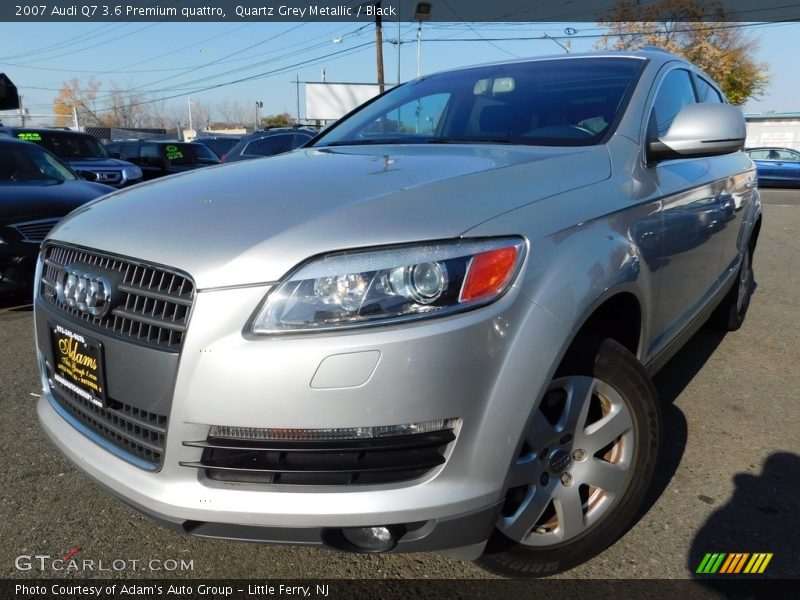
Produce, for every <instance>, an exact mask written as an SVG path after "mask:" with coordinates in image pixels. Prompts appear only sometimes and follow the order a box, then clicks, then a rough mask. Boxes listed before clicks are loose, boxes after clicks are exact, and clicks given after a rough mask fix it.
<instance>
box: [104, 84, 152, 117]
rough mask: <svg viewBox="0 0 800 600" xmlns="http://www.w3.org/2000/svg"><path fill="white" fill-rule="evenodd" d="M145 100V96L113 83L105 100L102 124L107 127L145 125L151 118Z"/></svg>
mask: <svg viewBox="0 0 800 600" xmlns="http://www.w3.org/2000/svg"><path fill="white" fill-rule="evenodd" d="M145 101H146V100H145V98H144V97H143V96H141V95H139V94H137V93H135V92H132V91H130V90H127V89H125V88H123V87H121V86H120V85H119V84H117V83H113V84H112V87H111V92H110V93H109V94H108V96H107V97H106V98H105V100H104V104H105V107H104V111H103V114H102V117H101V121H102V124H103V125H104V126H106V127H121V128H137V127H143V126H144V125H145V124H146V122H147V121H148V119H149V114H148V109H147V105H146V104H144V102H145Z"/></svg>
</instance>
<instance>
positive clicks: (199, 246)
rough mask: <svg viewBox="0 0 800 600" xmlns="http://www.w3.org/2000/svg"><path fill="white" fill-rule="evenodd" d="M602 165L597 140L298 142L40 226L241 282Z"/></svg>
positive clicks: (472, 221)
mask: <svg viewBox="0 0 800 600" xmlns="http://www.w3.org/2000/svg"><path fill="white" fill-rule="evenodd" d="M576 165H580V166H579V167H577V168H576ZM610 174H611V167H610V164H609V159H608V153H607V151H606V149H605V147H604V146H590V147H580V148H542V147H519V146H499V145H425V146H417V145H405V146H386V145H383V146H369V147H367V146H350V147H337V148H306V149H301V150H298V151H295V152H292V153H289V154H283V155H280V156H276V157H271V158H265V159H258V160H251V161H244V162H238V163H231V164H225V165H219V166H214V167H209V168H206V169H200V170H198V171H195V172H193V173H187V174H181V175H173V176H171V177H168V178H165V179H161V180H157V181H153V182H150V183H145V184H140V185H138V186H135V187H133V188H128V189H127V190H125V191H122V192H119V193H117V194H114V195H113V196H111V197H109V198H107V199H104V200H102V201H100V202H96V203H93V204H92V205H90V206H87V207H84V208H83V209H81V210H79V211H76V213H75V214H73V215H71V216H70V218H68V219H66V220H64V221H62V223H61V225H59V226H58V227H57V228H56V229H55V230H54V231H53V232H52V233H51V237H52V238H55V239H57V240H60V241H63V242H67V243H72V244H76V245H82V246H89V247H92V248H95V249H98V250H105V251H108V252H113V253H115V254H120V255H124V256H130V257H133V258H139V259H142V260H147V261H151V262H154V263H160V264H162V265H167V266H170V267H173V268H176V269H180V270H183V271H185V272H187V273H189V274H190V275H192V277H193V278H194V279H195V283H196V284H197V287H198V288H199V289H207V288H213V287H224V286H236V285H249V284H255V283H263V282H272V281H277V280H279V279H280V278H281V277H283V276H284V275H285V274H286V273H287V271H289V270H290V269H291V268H292V267H294V266H295V265H297V264H298V263H299V262H301V261H303V260H305V259H306V258H308V257H311V256H314V255H317V254H322V253H325V252H330V251H335V250H344V249H350V248H359V247H369V246H379V245H385V244H395V243H407V242H415V241H424V240H435V239H447V238H453V237H457V236H459V235H460V234H461V233H463V232H464V231H466V230H468V229H470V228H472V227H474V226H475V225H477V224H479V223H481V222H483V221H485V220H487V219H491V218H492V217H494V216H497V215H499V214H501V213H503V212H506V211H509V210H512V209H514V208H517V207H519V206H522V205H524V204H528V203H530V202H535V201H537V200H540V199H542V198H545V197H548V196H552V195H554V194H557V193H560V192H563V191H566V190H569V189H574V188H577V187H582V186H586V185H590V184H592V183H595V182H597V181H600V180H603V179H606V178H608V177H609V176H610Z"/></svg>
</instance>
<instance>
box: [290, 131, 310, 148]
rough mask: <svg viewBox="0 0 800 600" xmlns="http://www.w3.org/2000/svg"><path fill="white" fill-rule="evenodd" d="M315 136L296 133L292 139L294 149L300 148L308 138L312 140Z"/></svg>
mask: <svg viewBox="0 0 800 600" xmlns="http://www.w3.org/2000/svg"><path fill="white" fill-rule="evenodd" d="M312 137H313V136H310V135H306V134H304V133H296V134H294V137H293V139H292V150H294V149H295V148H299V147H300V146H302V145H303V144H305V143H306V142H307V141H308V140H310V139H311V138H312Z"/></svg>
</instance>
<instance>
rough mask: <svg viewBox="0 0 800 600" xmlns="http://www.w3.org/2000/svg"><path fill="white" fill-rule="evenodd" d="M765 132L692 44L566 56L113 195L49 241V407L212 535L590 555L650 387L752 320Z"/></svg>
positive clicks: (460, 553) (435, 86)
mask: <svg viewBox="0 0 800 600" xmlns="http://www.w3.org/2000/svg"><path fill="white" fill-rule="evenodd" d="M744 138H745V127H744V120H743V118H742V115H741V113H740V112H739V110H738V109H737V108H735V107H733V106H731V105H729V104H727V103H726V102H725V100H724V97H723V95H722V94H721V93H720V91H719V89H718V88H717V87H716V85H715V84H714V83H712V82H711V81H710V80H709V78H708V77H707V76H706V75H704V74H703V73H702V72H700V71H698V70H697V69H696V68H695V67H693V66H692V65H691V64H689V63H687V62H685V61H683V60H681V59H679V58H678V57H676V56H673V55H670V54H667V53H665V52H659V51H646V52H626V53H604V54H591V55H570V56H561V57H558V58H543V59H536V60H525V61H520V62H513V63H508V64H496V65H489V66H480V67H473V68H467V69H460V70H455V71H450V72H445V73H440V74H437V75H431V76H428V77H422V78H419V79H416V80H414V81H410V82H408V83H406V84H404V85H402V86H400V87H398V88H396V89H394V90H392V91H390V92H389V93H387V94H385V95H383V96H380V97H379V98H376V99H375V100H373V101H372V102H370V103H368V104H366V105H364V106H362V107H361V108H360V109H359V110H358V111H357V112H355V113H353V114H352V115H350V116H349V117H348V118H346V119H344V120H342V121H341V122H339V123H337V124H336V125H335V126H334V127H332V128H330V129H328V130H327V131H326V132H324V133H323V134H321V135H320V136H318V137H317V138H315V140H313V141H312V142H311V143H310V145H309V146H307V147H304V148H302V149H300V150H297V151H294V152H291V153H288V154H286V155H283V156H280V157H276V158H271V159H267V160H263V161H246V162H242V163H236V164H231V165H223V166H220V167H211V168H208V169H204V170H201V171H197V172H194V173H191V174H185V175H177V176H174V177H169V178H166V179H164V180H162V181H159V182H156V183H154V184H151V185H147V186H142V187H136V188H133V189H130V190H125V191H121V192H117V193H115V194H112V195H110V196H107V197H106V198H104V199H102V200H100V201H97V202H94V203H91V204H88V205H86V206H85V207H82V208H80V209H79V210H77V211H76V212H74V213H72V215H71V216H70V217H68V218H67V219H65V220H64V221H63V222H62V224H61V225H60V226H59V227H57V228H56V229H55V230H54V231H53V232H52V233H51V234H50V236H49V237H48V239H47V240H46V242H45V244H44V246H43V249H42V253H41V257H40V261H39V273H38V284H37V297H36V303H35V321H36V335H37V341H38V358H39V367H40V369H41V378H42V384H43V387H44V394H43V396H42V398H41V400H40V401H39V404H38V414H39V418H40V421H41V424H42V426H43V428H44V430H45V432H46V433H47V434H48V436H49V437H50V439H51V440H52V441H53V443H54V444H55V445H56V446H57V448H58V449H59V450H60V451H61V452H62V453H63V454H64V455H65V456H67V457H68V458H69V459H70V460H71V461H72V462H73V463H74V464H76V465H77V466H78V467H79V468H80V469H82V470H83V471H85V472H86V473H87V474H88V475H89V476H90V477H92V478H93V479H95V480H97V481H98V482H99V483H100V484H101V485H102V486H103V487H105V488H106V489H108V490H109V491H110V492H111V493H113V494H115V495H116V496H118V497H120V498H121V499H123V500H124V501H125V502H126V503H127V504H130V505H132V506H135V507H137V508H138V509H140V510H141V511H143V512H145V513H147V514H149V515H151V516H152V517H153V518H155V519H157V520H158V521H160V522H162V523H164V524H165V525H168V526H170V527H173V528H175V529H178V530H180V531H184V532H187V533H191V534H196V535H200V536H212V537H225V538H239V539H247V540H259V541H264V542H273V543H289V544H303V545H311V546H326V547H330V548H336V549H339V550H345V551H354V552H411V551H415V552H416V551H443V552H446V553H448V554H450V555H451V556H456V557H459V558H462V559H476V558H479V557H480V561H481V564H483V565H485V566H486V567H487V568H489V569H491V570H494V571H495V572H499V573H504V574H509V575H515V576H536V575H546V574H551V573H555V572H558V571H562V570H564V569H568V568H570V567H572V566H574V565H576V564H578V563H580V562H582V561H585V560H587V559H588V558H590V557H591V556H593V555H595V554H597V553H598V552H600V551H601V550H602V549H603V548H605V547H606V546H608V545H609V544H611V543H613V541H614V540H615V539H616V538H618V537H619V536H620V535H621V534H622V533H623V532H624V531H625V530H626V528H628V527H630V526H631V524H632V523H633V522H634V520H635V519H636V517H637V511H639V510H640V506H641V504H642V500H643V498H644V496H645V493H646V490H647V488H648V485H649V483H650V480H651V477H652V474H653V470H654V467H655V464H656V459H657V453H658V447H659V439H660V427H661V424H660V411H659V404H658V400H657V397H656V392H655V390H654V388H653V385H652V383H651V381H650V379H649V375H650V374H652V373H653V372H655V371H656V370H657V369H658V368H659V367H661V366H662V365H663V364H664V363H665V362H666V361H667V360H668V359H669V358H670V356H671V355H672V354H673V353H674V352H675V351H677V350H678V349H679V348H680V347H681V345H682V344H683V343H684V341H685V340H686V339H687V338H688V337H689V336H690V335H692V333H693V332H694V331H696V330H697V329H698V328H699V327H700V326H701V325H702V324H703V323H704V322H705V321H706V320H707V319H708V318H709V317H712V318H713V321H714V322H715V323H717V324H718V325H720V326H721V327H723V328H725V329H728V330H733V329H736V328H738V327H739V326H740V325H741V323H742V320H743V318H744V316H745V313H746V311H747V307H748V304H749V300H750V295H751V292H752V291H753V287H754V284H753V269H752V257H753V250H754V248H755V245H756V240H757V237H758V232H759V228H760V225H761V209H760V201H759V196H758V191H757V189H756V187H755V170H754V167H753V163H752V162H751V161H750V159H749V158H747V156H745V154H744V153H743V152H741V147H742V144H743V142H744Z"/></svg>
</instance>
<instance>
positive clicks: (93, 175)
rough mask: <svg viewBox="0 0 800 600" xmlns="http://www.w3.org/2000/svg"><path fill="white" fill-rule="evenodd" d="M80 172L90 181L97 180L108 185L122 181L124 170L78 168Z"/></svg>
mask: <svg viewBox="0 0 800 600" xmlns="http://www.w3.org/2000/svg"><path fill="white" fill-rule="evenodd" d="M78 174H79V175H80V176H81V177H83V178H84V179H88V180H89V181H96V182H98V183H105V184H108V185H118V184H119V183H120V182H121V181H122V171H96V170H89V169H78Z"/></svg>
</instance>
